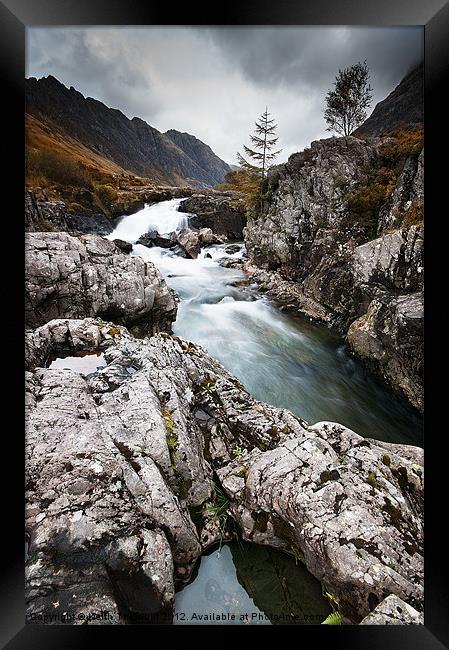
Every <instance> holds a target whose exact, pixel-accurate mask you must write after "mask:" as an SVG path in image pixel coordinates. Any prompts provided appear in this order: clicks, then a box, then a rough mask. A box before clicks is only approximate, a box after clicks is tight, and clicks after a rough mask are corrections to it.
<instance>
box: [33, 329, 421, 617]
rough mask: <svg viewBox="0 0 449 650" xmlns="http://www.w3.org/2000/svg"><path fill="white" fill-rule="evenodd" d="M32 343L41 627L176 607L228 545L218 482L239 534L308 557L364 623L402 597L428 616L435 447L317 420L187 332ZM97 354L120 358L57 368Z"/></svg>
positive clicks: (82, 333)
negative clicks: (268, 396) (427, 541)
mask: <svg viewBox="0 0 449 650" xmlns="http://www.w3.org/2000/svg"><path fill="white" fill-rule="evenodd" d="M26 349H27V354H26V358H27V420H26V423H27V426H26V454H27V456H26V499H27V506H26V529H27V539H28V558H27V563H26V579H27V591H26V596H27V610H28V616H29V618H30V617H31V616H32V615H33V616H35V617H36V616H39V615H40V616H45V615H50V614H54V613H55V608H56V607H61V611H65V612H67V613H69V614H73V615H78V614H79V613H80V612H81V611H82V610H83V611H84V610H85V609H86V603H88V609H89V610H90V611H101V610H104V609H107V610H108V611H110V613H111V617H112V621H109V622H116V621H118V617H119V615H120V616H121V618H120V621H121V622H131V621H132V620H133V617H134V616H144V617H147V619H146V620H147V622H148V617H149V616H153V617H156V618H157V617H162V616H165V615H166V614H167V612H168V613H169V614H170V613H171V611H172V606H173V594H174V590H175V588H176V586H177V585H180V584H181V583H182V582H183V581H184V580H186V579H188V577H189V575H190V574H191V571H192V569H193V567H194V565H195V561H196V559H197V558H198V556H199V555H200V554H201V552H202V551H203V550H204V549H206V548H207V547H208V546H210V544H212V543H214V542H216V541H218V540H219V539H220V536H221V535H222V534H223V530H222V522H220V521H217V520H216V518H214V516H213V514H212V513H211V505H213V504H214V499H215V493H216V492H215V491H216V489H217V488H216V486H219V487H220V488H221V490H223V491H224V493H225V494H226V497H227V499H228V501H229V506H228V518H229V520H232V521H233V527H230V528H228V529H227V530H225V535H226V536H228V535H232V534H233V533H232V531H233V530H234V531H238V532H239V534H240V535H241V536H242V537H243V538H244V539H246V540H249V541H252V542H254V543H257V544H264V545H268V546H272V547H275V548H278V549H280V550H282V551H284V552H286V553H289V554H291V555H293V556H294V557H296V558H299V559H298V561H299V560H301V561H303V562H304V563H305V566H306V567H307V569H308V570H309V571H310V572H311V573H312V574H313V575H314V576H315V577H316V578H318V580H320V582H321V583H322V586H323V589H324V590H325V591H326V592H328V593H329V594H331V595H332V598H333V602H334V603H338V608H339V611H340V612H341V613H342V615H343V616H344V617H345V619H347V620H348V621H350V622H352V623H359V622H360V621H362V620H363V619H364V618H365V617H366V616H368V615H369V614H370V613H372V612H374V611H375V610H376V608H377V607H378V606H379V604H380V603H382V601H384V600H385V599H386V597H387V596H389V595H391V594H393V595H395V596H397V597H398V598H400V599H401V600H403V601H404V602H405V603H406V604H407V605H408V606H410V607H411V608H414V609H416V611H417V612H422V609H423V556H422V541H423V522H422V511H423V493H422V487H423V485H422V484H423V465H422V450H421V449H419V448H416V447H409V446H404V445H399V444H394V445H390V444H388V443H384V442H382V443H380V442H379V443H378V442H377V441H375V440H373V439H364V438H362V437H361V436H359V435H357V434H356V433H354V432H353V431H350V430H349V429H347V428H345V427H344V426H342V425H340V424H336V423H330V422H321V423H318V424H315V425H313V426H310V425H308V424H307V423H306V422H304V421H303V420H301V419H300V418H298V417H296V416H294V415H292V414H291V413H289V412H288V411H286V410H284V409H279V408H274V407H272V406H269V405H267V404H263V403H261V402H258V401H256V400H254V399H253V398H252V397H251V396H250V395H249V394H248V393H247V392H246V390H245V389H244V387H243V386H242V385H241V384H240V382H239V381H238V380H237V379H235V378H234V377H233V376H232V375H231V374H230V373H229V372H227V371H226V370H225V369H224V368H223V367H222V366H221V365H220V364H219V363H218V362H217V361H215V360H214V359H212V358H211V357H209V355H208V354H207V353H206V351H205V350H203V349H202V348H201V347H199V346H197V345H194V344H192V343H189V342H187V341H183V340H182V339H179V338H178V337H175V336H169V335H167V334H158V335H156V336H153V337H151V338H145V339H136V338H134V337H132V336H130V334H129V333H128V331H127V330H126V329H125V328H123V327H117V326H115V325H113V324H112V323H105V322H104V321H98V320H94V319H85V320H61V319H60V320H55V321H51V322H50V323H47V324H46V325H44V326H43V327H40V328H39V329H37V330H34V331H30V332H28V334H27V337H26ZM98 350H100V351H102V352H103V353H104V358H105V361H106V363H107V365H106V366H104V367H101V368H99V369H98V370H97V371H96V372H95V373H93V374H91V375H88V376H87V377H84V376H83V375H81V374H78V373H75V372H74V371H71V370H65V369H49V368H45V367H44V366H45V363H46V360H47V359H48V358H49V356H50V357H51V356H58V355H60V354H62V353H64V354H67V353H68V352H69V353H72V354H75V353H84V354H85V353H87V352H89V351H90V352H93V351H98ZM236 450H238V453H236ZM72 594H74V595H75V596H76V598H75V599H73V598H72ZM55 603H58V605H56V604H55ZM87 622H88V623H90V622H91V621H87ZM92 622H93V621H92ZM159 622H160V619H159Z"/></svg>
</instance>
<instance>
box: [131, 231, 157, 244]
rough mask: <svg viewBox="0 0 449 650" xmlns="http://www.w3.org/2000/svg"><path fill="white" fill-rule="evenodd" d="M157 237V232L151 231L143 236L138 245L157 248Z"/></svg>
mask: <svg viewBox="0 0 449 650" xmlns="http://www.w3.org/2000/svg"><path fill="white" fill-rule="evenodd" d="M157 236H158V232H157V230H149V231H148V232H146V233H144V234H143V235H141V236H140V237H139V239H138V240H137V242H136V243H137V244H142V246H148V248H151V246H155V244H154V240H155V239H156V237H157Z"/></svg>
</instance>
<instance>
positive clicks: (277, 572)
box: [173, 541, 332, 625]
mask: <svg viewBox="0 0 449 650" xmlns="http://www.w3.org/2000/svg"><path fill="white" fill-rule="evenodd" d="M331 611H332V610H331V608H330V606H329V603H328V602H327V600H326V599H325V598H324V597H323V594H322V591H321V585H320V583H319V582H318V580H316V579H315V578H314V577H313V576H312V575H311V574H310V573H309V572H308V571H307V569H305V567H304V566H303V564H302V563H301V562H300V561H299V560H298V561H296V560H295V559H294V558H292V557H290V556H288V555H286V554H285V553H282V552H280V551H276V550H274V549H272V548H268V547H265V546H258V545H256V544H249V543H247V542H241V541H239V542H230V543H228V544H225V545H223V546H222V548H221V549H218V548H217V547H215V548H214V549H213V550H209V551H208V552H206V553H205V554H204V555H203V556H202V557H201V558H200V559H199V561H198V565H197V567H196V568H195V571H194V574H193V576H192V579H191V580H190V582H189V584H188V585H187V586H185V587H184V588H183V589H182V590H181V591H179V592H178V594H177V595H176V602H175V610H174V616H173V622H174V624H175V625H204V624H209V625H282V624H289V625H292V624H295V625H308V624H309V625H310V624H320V623H322V621H323V620H324V619H325V618H326V616H327V615H328V614H329V613H330V612H331Z"/></svg>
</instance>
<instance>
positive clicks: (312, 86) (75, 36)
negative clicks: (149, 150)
mask: <svg viewBox="0 0 449 650" xmlns="http://www.w3.org/2000/svg"><path fill="white" fill-rule="evenodd" d="M422 58H423V31H422V28H420V27H387V28H381V27H378V28H373V27H346V26H342V27H222V28H221V27H204V28H189V27H80V28H75V27H73V28H72V27H65V28H63V27H40V28H29V29H28V30H27V76H36V77H42V76H46V75H48V74H52V75H53V76H55V77H56V78H57V79H59V80H60V81H61V82H62V83H64V84H65V85H66V86H74V87H75V88H76V89H77V90H79V91H80V92H81V93H83V94H84V95H85V96H90V97H95V98H96V99H99V100H100V101H103V102H104V103H105V104H107V105H108V106H111V107H112V108H118V109H119V110H121V111H122V112H123V113H124V114H125V115H127V116H128V117H130V118H131V117H134V116H138V117H141V118H143V119H144V120H146V121H147V122H148V123H149V124H151V125H152V126H155V127H156V128H158V129H160V130H161V131H165V130H168V129H171V128H174V129H178V130H180V131H187V132H189V133H192V134H194V135H196V136H197V137H198V138H200V139H201V140H203V141H204V142H206V143H207V144H209V145H210V146H211V147H212V149H213V150H214V151H215V152H216V153H217V154H218V155H219V156H220V157H222V158H223V159H224V160H226V161H227V162H231V163H234V162H235V161H236V160H235V158H236V152H237V151H238V150H241V149H242V144H243V143H246V142H247V141H248V135H249V133H250V132H251V130H252V127H253V124H254V120H255V119H256V118H257V117H258V116H259V115H260V113H261V112H262V111H263V110H264V108H265V106H266V105H268V108H269V110H270V112H271V113H272V114H273V115H274V117H275V118H276V120H277V122H278V124H279V129H278V132H279V145H280V146H281V147H282V150H283V151H282V154H281V155H280V157H279V161H280V162H281V161H283V160H286V159H287V157H288V156H289V155H290V154H291V153H293V152H294V151H298V150H300V149H303V148H304V147H306V146H308V145H309V144H310V142H311V141H312V140H315V139H318V138H323V137H328V136H329V135H330V134H329V133H328V132H326V125H325V123H324V120H323V110H324V97H325V95H326V92H327V90H328V89H329V88H330V87H331V86H332V83H333V81H334V79H335V75H336V73H337V72H338V69H339V68H344V67H347V66H349V65H351V64H353V63H356V62H357V61H363V60H365V59H366V61H367V63H368V66H369V68H370V72H371V85H372V86H373V88H374V98H373V103H372V107H371V108H374V105H375V104H376V103H377V102H378V101H380V100H381V99H383V98H384V97H385V96H386V95H387V94H388V93H389V92H390V91H391V90H393V88H394V87H395V86H396V85H397V84H398V83H399V81H400V80H401V79H402V77H403V76H404V75H405V74H406V73H407V72H408V70H409V69H410V68H411V67H413V66H414V65H415V64H416V63H418V62H419V61H420V60H422Z"/></svg>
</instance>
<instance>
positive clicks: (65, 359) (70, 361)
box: [48, 352, 106, 375]
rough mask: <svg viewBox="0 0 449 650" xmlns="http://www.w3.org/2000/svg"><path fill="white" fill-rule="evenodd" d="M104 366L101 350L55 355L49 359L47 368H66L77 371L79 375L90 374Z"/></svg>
mask: <svg viewBox="0 0 449 650" xmlns="http://www.w3.org/2000/svg"><path fill="white" fill-rule="evenodd" d="M104 366H106V361H105V359H104V354H103V353H102V352H89V353H85V352H84V353H83V354H77V355H71V356H60V357H56V358H55V359H53V360H51V362H50V363H49V365H48V368H51V369H54V368H66V369H69V370H73V371H75V372H79V373H80V374H81V375H90V374H91V373H93V372H95V371H96V370H98V368H104Z"/></svg>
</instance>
